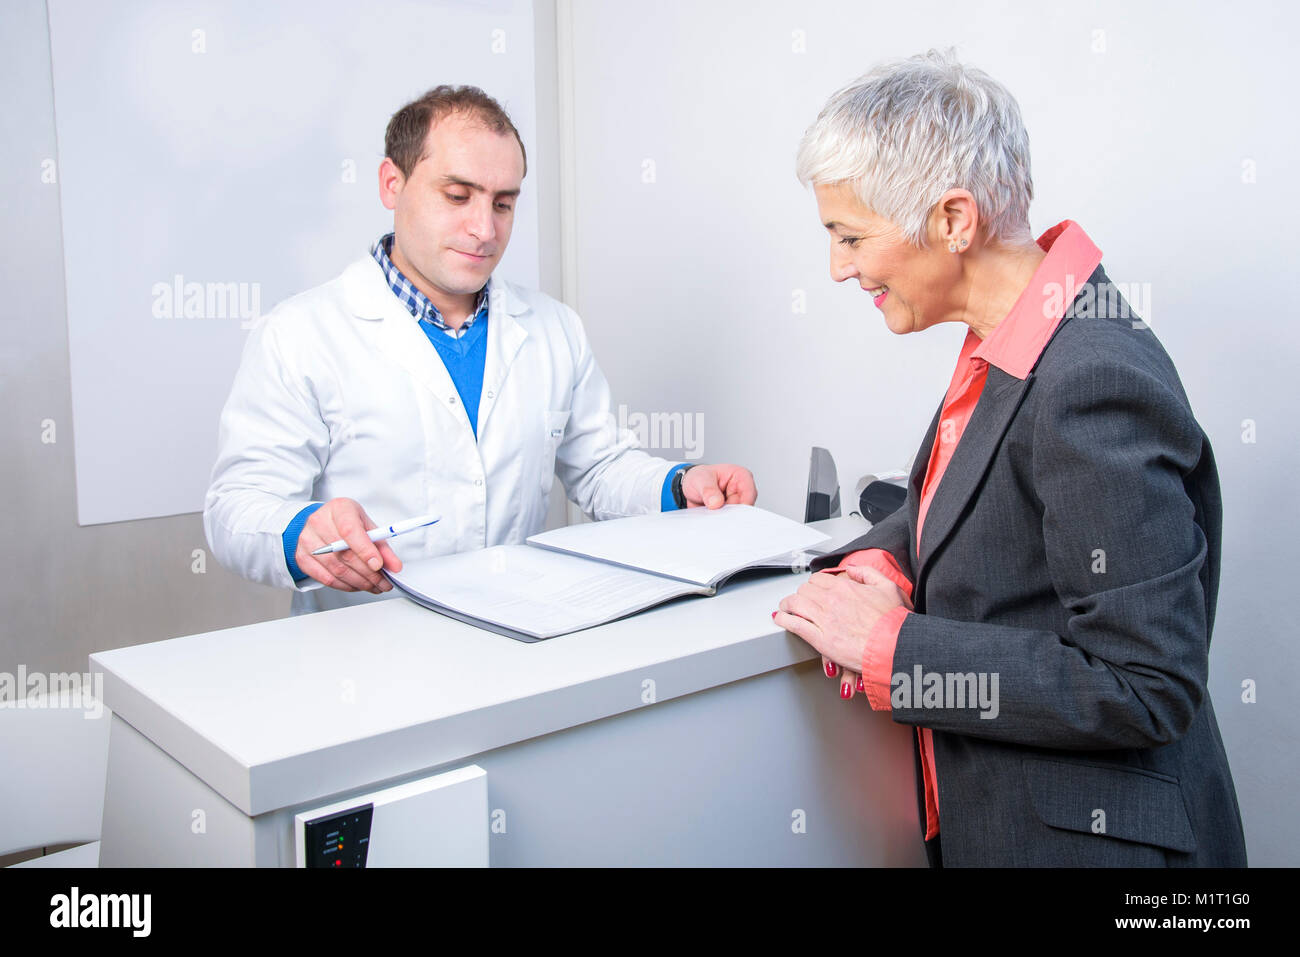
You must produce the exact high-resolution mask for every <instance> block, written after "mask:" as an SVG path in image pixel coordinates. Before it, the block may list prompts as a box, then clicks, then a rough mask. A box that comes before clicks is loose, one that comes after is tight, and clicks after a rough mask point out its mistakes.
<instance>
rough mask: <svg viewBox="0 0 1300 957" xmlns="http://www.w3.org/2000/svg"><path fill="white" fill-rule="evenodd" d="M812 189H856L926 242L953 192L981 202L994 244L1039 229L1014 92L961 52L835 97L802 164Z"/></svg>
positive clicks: (803, 149) (881, 69)
mask: <svg viewBox="0 0 1300 957" xmlns="http://www.w3.org/2000/svg"><path fill="white" fill-rule="evenodd" d="M795 172H796V175H797V176H798V177H799V182H801V183H803V184H804V185H805V186H808V185H810V184H811V185H816V184H833V183H848V184H850V185H851V186H852V187H853V190H854V192H855V193H856V194H857V196H858V199H859V200H860V201H861V202H862V203H863V204H864V205H865V206H866V207H867V208H868V209H870V210H872V211H873V212H874V213H876V214H877V215H879V216H883V217H884V218H886V219H888V220H890V221H891V222H893V223H895V224H896V225H897V226H898V227H899V228H900V229H902V231H903V232H904V234H905V235H906V236H907V238H908V240H909V241H910V242H911V243H912V244H913V245H915V246H924V245H925V244H926V241H925V240H926V237H925V233H926V222H927V219H928V217H929V215H930V210H931V209H933V208H934V205H935V204H936V203H937V202H938V201H939V197H941V196H942V195H943V194H944V192H945V191H947V190H949V189H954V188H957V189H966V190H969V191H970V193H971V195H973V196H974V197H975V204H976V206H977V207H978V208H979V213H980V219H981V221H982V222H983V227H984V233H985V236H986V237H987V238H988V239H989V240H990V241H1001V242H1023V241H1027V240H1029V239H1031V238H1032V234H1031V233H1030V230H1029V201H1030V200H1031V199H1033V196H1034V184H1033V179H1032V178H1031V176H1030V173H1029V134H1028V133H1027V132H1025V125H1024V123H1023V122H1022V121H1021V119H1020V107H1019V106H1017V105H1016V101H1015V98H1014V97H1012V95H1011V94H1010V93H1009V92H1008V91H1007V89H1006V87H1004V86H1002V84H1000V83H998V82H997V81H996V80H994V79H993V78H992V77H990V76H989V75H988V74H987V73H985V72H984V71H982V70H977V69H975V68H973V67H969V66H963V65H962V64H961V63H960V62H958V60H957V58H956V53H955V52H954V51H953V50H951V49H950V50H946V51H943V52H940V51H938V50H931V51H929V52H928V53H923V54H919V55H917V56H914V57H910V58H908V59H906V60H898V61H895V62H892V63H885V64H882V65H881V66H878V67H876V68H875V69H874V70H872V71H871V72H870V73H867V74H866V75H864V76H861V77H859V78H858V79H856V80H854V81H853V82H852V83H850V84H849V85H848V86H846V87H844V88H843V89H841V90H840V91H839V92H837V93H835V94H834V95H833V96H832V97H831V98H830V99H829V100H828V101H827V103H826V106H825V108H824V109H823V110H822V111H821V114H820V115H819V116H818V117H817V120H816V122H814V123H813V125H812V126H810V127H808V131H807V132H806V133H804V137H803V141H802V142H801V143H800V144H799V153H798V157H797V159H796V161H795Z"/></svg>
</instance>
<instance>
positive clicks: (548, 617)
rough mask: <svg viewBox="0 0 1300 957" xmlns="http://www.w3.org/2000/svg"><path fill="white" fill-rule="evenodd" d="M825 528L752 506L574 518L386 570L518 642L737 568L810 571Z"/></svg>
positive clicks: (694, 587)
mask: <svg viewBox="0 0 1300 957" xmlns="http://www.w3.org/2000/svg"><path fill="white" fill-rule="evenodd" d="M828 539H829V536H828V535H825V534H824V533H822V532H819V531H817V530H815V529H811V528H808V527H807V526H805V525H801V524H799V523H798V522H794V521H791V520H790V519H788V518H784V517H782V516H780V515H776V514H773V513H772V512H767V511H764V510H763V509H760V508H755V507H754V506H752V505H724V506H723V507H722V508H720V509H712V510H711V509H705V508H692V509H682V510H679V511H673V512H662V513H658V514H653V515H636V516H632V517H630V518H620V519H611V520H609V521H605V522H593V523H589V524H585V525H571V526H569V527H567V528H557V529H554V530H553V531H549V532H543V533H541V534H539V535H533V536H531V537H530V538H529V539H528V540H527V543H526V544H524V545H495V546H492V547H490V548H484V549H479V550H476V551H472V552H460V553H458V554H454V555H441V556H438V557H435V558H426V559H421V560H418V561H412V562H406V563H404V564H403V567H402V570H401V571H400V572H397V573H396V574H393V573H391V572H389V571H387V570H385V571H384V574H385V575H386V576H387V577H388V579H389V581H391V582H392V583H393V586H394V587H395V588H398V589H400V590H401V591H402V593H403V594H405V595H406V596H407V597H408V598H410V599H412V600H413V601H416V602H418V603H419V604H421V605H423V606H425V607H426V608H430V609H432V610H434V611H436V612H439V613H441V614H444V615H447V616H448V617H451V618H456V619H458V620H460V621H464V622H468V623H469V624H472V625H476V626H478V627H480V628H484V629H486V630H488V631H493V632H496V633H497V634H501V635H507V636H509V637H511V638H515V639H518V640H520V641H539V640H541V639H544V638H554V637H556V636H557V635H566V634H569V633H571V632H574V631H581V630H582V629H584V628H592V627H594V626H596V625H603V624H605V623H606V622H610V621H615V620H617V619H619V618H624V617H626V616H628V615H633V614H636V613H637V612H639V611H644V610H645V609H646V608H651V607H653V606H655V605H659V604H662V603H663V602H666V601H670V600H672V599H674V598H680V597H683V596H686V595H712V594H714V593H715V592H716V591H717V589H718V588H719V587H720V586H721V585H722V584H724V583H725V582H726V581H727V580H728V579H730V578H732V577H734V576H735V575H737V574H738V573H740V572H745V571H750V570H758V569H763V570H771V571H780V570H784V571H787V572H792V571H793V572H798V571H806V570H807V567H808V562H809V560H810V557H811V556H809V555H807V554H806V551H805V550H806V549H809V548H812V547H813V546H815V545H818V544H820V543H822V542H825V541H827V540H828Z"/></svg>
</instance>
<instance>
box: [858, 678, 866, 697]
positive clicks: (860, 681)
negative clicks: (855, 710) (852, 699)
mask: <svg viewBox="0 0 1300 957" xmlns="http://www.w3.org/2000/svg"><path fill="white" fill-rule="evenodd" d="M858 690H859V691H861V692H863V693H864V694H865V693H866V690H867V686H866V685H864V684H863V683H862V676H861V675H859V676H858Z"/></svg>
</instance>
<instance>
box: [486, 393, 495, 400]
mask: <svg viewBox="0 0 1300 957" xmlns="http://www.w3.org/2000/svg"><path fill="white" fill-rule="evenodd" d="M487 397H488V398H489V399H495V398H496V397H497V394H496V393H495V392H489V393H488V394H487Z"/></svg>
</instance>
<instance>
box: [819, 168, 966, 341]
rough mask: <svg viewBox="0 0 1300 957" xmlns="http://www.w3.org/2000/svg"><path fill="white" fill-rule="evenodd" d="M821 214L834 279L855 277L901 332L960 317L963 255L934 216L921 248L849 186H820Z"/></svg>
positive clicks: (892, 328) (890, 324) (891, 326)
mask: <svg viewBox="0 0 1300 957" xmlns="http://www.w3.org/2000/svg"><path fill="white" fill-rule="evenodd" d="M813 191H814V192H815V193H816V195H817V212H818V214H819V215H820V216H821V221H822V224H823V225H825V227H826V229H827V230H828V231H829V232H830V236H831V278H832V279H834V280H835V281H836V282H843V281H844V280H846V279H856V280H857V282H858V285H859V286H861V287H862V288H863V290H865V291H866V292H867V293H868V295H870V296H871V297H872V301H873V302H874V303H875V305H876V308H877V309H879V310H880V311H881V312H882V313H883V314H884V317H885V325H887V326H888V327H889V330H890V331H891V332H893V333H896V334H898V335H903V334H904V333H908V332H919V331H920V330H922V329H928V328H929V327H930V326H933V325H934V324H935V323H938V322H945V321H948V320H952V319H960V318H961V302H960V301H959V300H960V298H961V296H960V288H961V285H962V283H961V279H962V270H961V257H960V256H958V255H954V254H953V253H951V252H949V251H948V245H947V240H946V238H945V237H944V236H943V235H942V234H941V231H940V229H939V227H940V226H941V225H942V224H943V217H941V216H932V217H931V222H930V224H929V228H930V236H929V240H930V246H929V247H928V248H925V249H917V248H916V247H915V246H913V245H912V244H911V243H909V242H908V241H907V240H906V239H905V238H904V237H903V234H902V232H901V231H900V230H899V228H898V227H897V226H896V225H894V224H893V223H891V222H890V221H889V220H887V219H883V218H881V217H880V216H877V215H876V214H875V213H873V212H872V211H871V210H869V209H867V208H866V207H865V206H863V205H862V203H861V202H860V201H859V200H858V198H857V196H856V195H855V194H854V192H853V188H852V187H851V186H849V185H848V184H844V183H838V184H835V185H825V184H823V185H817V186H814V187H813Z"/></svg>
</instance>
